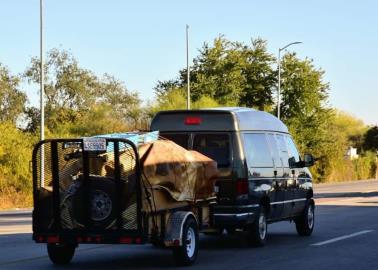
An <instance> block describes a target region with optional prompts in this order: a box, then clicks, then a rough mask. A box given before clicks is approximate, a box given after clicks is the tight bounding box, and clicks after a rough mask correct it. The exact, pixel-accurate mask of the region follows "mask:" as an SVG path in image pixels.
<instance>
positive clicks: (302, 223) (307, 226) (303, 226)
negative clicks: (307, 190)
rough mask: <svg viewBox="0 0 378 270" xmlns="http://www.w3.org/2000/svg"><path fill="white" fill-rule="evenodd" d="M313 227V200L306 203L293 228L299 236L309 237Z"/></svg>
mask: <svg viewBox="0 0 378 270" xmlns="http://www.w3.org/2000/svg"><path fill="white" fill-rule="evenodd" d="M314 226H315V204H314V201H313V200H308V201H307V202H306V207H305V209H304V210H303V213H302V215H301V216H299V217H298V218H297V219H296V220H295V227H296V229H297V233H298V234H299V235H300V236H310V235H311V234H312V231H313V230H314Z"/></svg>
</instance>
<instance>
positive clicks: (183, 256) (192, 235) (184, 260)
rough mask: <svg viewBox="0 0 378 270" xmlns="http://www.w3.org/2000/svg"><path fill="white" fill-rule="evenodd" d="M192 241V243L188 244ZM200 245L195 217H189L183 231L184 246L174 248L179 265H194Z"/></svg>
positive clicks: (174, 254)
mask: <svg viewBox="0 0 378 270" xmlns="http://www.w3.org/2000/svg"><path fill="white" fill-rule="evenodd" d="M189 240H190V242H188V241H189ZM198 245H199V236H198V225H197V222H196V221H195V219H194V218H193V217H188V219H187V220H186V221H185V223H184V227H183V231H182V245H181V246H179V247H174V248H173V257H174V259H175V262H176V264H177V265H180V266H188V265H192V264H193V263H194V262H195V260H196V259H197V254H198Z"/></svg>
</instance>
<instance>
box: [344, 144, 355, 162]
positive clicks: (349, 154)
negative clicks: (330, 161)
mask: <svg viewBox="0 0 378 270" xmlns="http://www.w3.org/2000/svg"><path fill="white" fill-rule="evenodd" d="M345 158H346V159H349V160H354V159H357V158H358V154H357V148H354V147H352V146H350V147H349V148H348V150H347V152H346V154H345Z"/></svg>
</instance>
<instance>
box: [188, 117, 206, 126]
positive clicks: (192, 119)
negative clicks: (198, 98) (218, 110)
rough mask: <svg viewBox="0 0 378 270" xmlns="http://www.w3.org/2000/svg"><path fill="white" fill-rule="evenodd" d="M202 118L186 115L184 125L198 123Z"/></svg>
mask: <svg viewBox="0 0 378 270" xmlns="http://www.w3.org/2000/svg"><path fill="white" fill-rule="evenodd" d="M201 122H202V119H201V118H200V117H193V116H188V117H186V118H185V125H200V124H201Z"/></svg>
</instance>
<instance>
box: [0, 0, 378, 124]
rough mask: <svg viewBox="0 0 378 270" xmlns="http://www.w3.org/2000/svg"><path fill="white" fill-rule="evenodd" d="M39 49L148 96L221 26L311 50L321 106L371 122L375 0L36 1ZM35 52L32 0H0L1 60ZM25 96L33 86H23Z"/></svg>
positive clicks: (377, 51)
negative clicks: (324, 88) (321, 78)
mask: <svg viewBox="0 0 378 270" xmlns="http://www.w3.org/2000/svg"><path fill="white" fill-rule="evenodd" d="M44 2H45V9H44V12H45V36H44V40H45V49H46V51H47V50H49V49H51V48H61V49H66V50H69V51H70V52H71V53H72V54H73V55H74V56H75V57H76V58H77V59H78V61H79V63H80V65H81V66H82V67H84V68H87V69H90V70H92V71H93V72H95V74H97V75H101V74H103V73H108V74H111V75H114V76H115V77H116V78H118V79H120V80H122V81H123V82H124V83H125V85H126V87H127V88H128V89H129V90H132V91H138V92H139V93H140V96H141V98H142V99H143V100H148V99H149V100H152V99H153V98H154V93H153V87H154V86H155V85H156V82H157V81H158V80H167V79H171V78H175V77H176V76H177V74H178V71H179V70H180V69H182V68H184V67H186V47H185V26H186V24H188V25H189V26H190V33H189V36H190V48H189V52H190V58H191V59H192V58H194V57H196V56H197V55H198V50H199V49H200V48H201V46H202V45H203V43H204V42H209V43H211V42H212V41H213V39H214V38H216V37H217V36H219V35H220V34H223V35H225V37H226V38H228V39H230V40H233V41H240V42H244V43H250V40H251V38H257V37H261V38H263V39H266V40H267V41H268V49H269V51H270V52H271V53H274V54H277V53H278V48H282V47H283V46H285V45H286V44H288V43H290V42H293V41H301V42H303V44H300V45H293V46H291V47H290V48H288V49H289V50H290V51H295V52H296V53H297V54H298V56H299V57H300V58H305V57H308V58H311V59H313V61H314V64H315V66H316V67H317V68H321V69H323V70H324V71H325V81H327V82H329V83H330V92H329V94H330V105H331V106H333V107H336V108H338V109H341V110H344V111H346V112H348V113H350V114H352V115H354V116H355V117H358V118H360V119H362V120H363V121H364V122H365V123H367V124H374V125H375V124H378V87H377V85H378V68H377V65H376V63H378V16H377V11H378V1H373V0H372V1H367V0H366V1H365V0H364V1H352V0H350V1H348V0H344V1H340V0H333V1H329V0H328V1H326V0H316V1H315V0H313V1H303V0H298V1H291V0H285V1H274V0H266V1H257V0H250V1H246V0H245V1H242V0H233V1H223V0H214V1H212V0H207V1H206V0H202V1H198V0H191V1H177V0H176V1H173V0H172V1H168V0H166V1H165V0H160V1H152V0H151V1H141V0H140V1H126V0H124V1H121V0H118V1H116V0H107V1H99V0H80V1H77V0H76V1H74V0H65V1H56V0H44ZM38 55H39V0H0V63H2V64H3V65H6V66H7V67H8V68H9V69H10V70H11V72H12V73H14V74H18V73H22V72H23V71H25V69H26V67H27V66H28V65H29V64H30V59H31V57H33V56H38ZM25 89H26V91H27V94H28V96H29V99H30V102H31V105H37V104H38V86H36V85H31V86H25Z"/></svg>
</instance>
